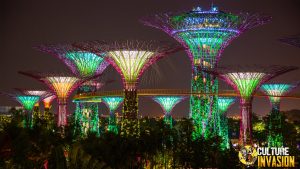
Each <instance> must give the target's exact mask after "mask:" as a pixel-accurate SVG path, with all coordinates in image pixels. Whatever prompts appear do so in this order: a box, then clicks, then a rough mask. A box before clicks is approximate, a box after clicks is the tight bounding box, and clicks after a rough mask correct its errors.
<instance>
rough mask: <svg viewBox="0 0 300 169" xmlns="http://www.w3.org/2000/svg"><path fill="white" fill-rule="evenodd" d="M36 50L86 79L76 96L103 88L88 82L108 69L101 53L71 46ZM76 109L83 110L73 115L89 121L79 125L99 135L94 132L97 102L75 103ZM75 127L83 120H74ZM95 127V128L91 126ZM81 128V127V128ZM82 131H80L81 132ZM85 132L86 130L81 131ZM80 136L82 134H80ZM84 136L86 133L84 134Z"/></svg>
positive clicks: (46, 47)
mask: <svg viewBox="0 0 300 169" xmlns="http://www.w3.org/2000/svg"><path fill="white" fill-rule="evenodd" d="M35 48H36V49H38V50H40V51H42V52H46V53H49V54H50V55H53V56H55V57H57V58H59V59H60V60H61V61H63V63H65V65H67V67H68V68H69V69H70V70H71V71H72V72H73V73H74V74H75V75H76V76H77V77H80V78H81V79H88V81H87V82H85V83H83V84H82V85H81V86H79V88H78V91H77V94H80V93H89V92H95V91H96V90H98V89H99V88H100V87H102V86H103V83H99V82H97V81H93V80H90V79H92V78H95V77H99V76H101V75H102V73H103V72H104V70H105V69H106V68H107V67H108V65H109V63H108V62H106V61H105V60H104V58H103V57H104V54H105V53H101V54H99V55H96V54H94V53H91V52H87V51H82V50H79V49H78V48H76V47H74V46H72V45H71V44H68V43H66V44H44V45H40V46H36V47H35ZM75 103H76V104H80V105H76V108H80V109H83V110H76V111H75V113H83V112H85V114H86V115H87V114H89V117H90V118H86V120H87V119H90V120H91V123H89V125H87V122H85V123H81V124H82V125H85V127H89V128H90V130H89V131H91V132H96V133H97V134H99V130H96V128H99V125H98V123H96V121H97V119H98V120H99V118H98V116H99V113H98V103H97V102H91V101H89V102H84V101H76V102H75ZM75 116H76V117H83V118H84V117H86V116H82V115H81V116H79V115H75ZM74 120H75V123H76V126H78V125H79V124H80V123H79V122H80V121H82V120H83V119H77V118H75V119H74ZM93 125H97V126H93ZM82 127H83V126H82ZM81 131H82V130H81ZM83 131H87V129H85V130H83ZM81 134H82V133H81ZM85 134H86V132H85Z"/></svg>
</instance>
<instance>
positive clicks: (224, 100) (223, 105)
mask: <svg viewBox="0 0 300 169" xmlns="http://www.w3.org/2000/svg"><path fill="white" fill-rule="evenodd" d="M234 102H235V98H234V97H219V98H218V108H219V118H220V120H219V122H220V125H219V128H220V129H219V135H220V136H221V137H222V139H223V142H222V143H221V148H222V149H229V147H230V145H229V144H230V140H229V136H228V119H227V117H226V112H227V110H228V108H229V107H230V106H231V105H232V104H233V103H234Z"/></svg>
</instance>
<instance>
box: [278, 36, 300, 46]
mask: <svg viewBox="0 0 300 169" xmlns="http://www.w3.org/2000/svg"><path fill="white" fill-rule="evenodd" d="M279 40H280V41H281V42H283V43H286V44H288V45H292V46H296V47H298V48H300V35H296V36H292V37H286V38H281V39H279Z"/></svg>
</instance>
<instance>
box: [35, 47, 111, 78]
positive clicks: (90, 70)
mask: <svg viewBox="0 0 300 169" xmlns="http://www.w3.org/2000/svg"><path fill="white" fill-rule="evenodd" d="M35 48H36V49H38V50H39V51H42V52H45V53H49V54H50V55H53V56H55V57H58V58H59V59H60V60H61V61H63V62H64V63H65V64H66V65H67V66H68V67H69V69H70V70H71V71H72V72H73V73H74V74H75V75H76V76H78V77H80V78H92V77H95V76H97V75H101V74H102V73H103V71H104V70H105V69H106V68H107V66H108V65H109V63H108V62H106V61H105V60H104V58H103V56H104V53H101V54H100V55H96V54H94V53H90V52H85V51H80V50H79V49H77V48H76V47H73V46H72V45H71V44H46V45H39V46H36V47H35Z"/></svg>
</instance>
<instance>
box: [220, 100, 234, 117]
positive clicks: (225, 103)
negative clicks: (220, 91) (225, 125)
mask: <svg viewBox="0 0 300 169" xmlns="http://www.w3.org/2000/svg"><path fill="white" fill-rule="evenodd" d="M234 102H235V98H234V97H219V98H218V108H219V113H220V114H224V113H225V112H226V111H227V110H228V108H229V107H230V106H231V105H232V104H233V103H234Z"/></svg>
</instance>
